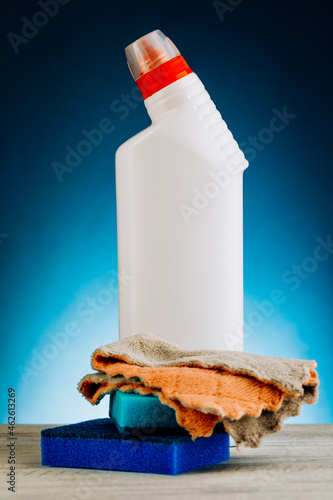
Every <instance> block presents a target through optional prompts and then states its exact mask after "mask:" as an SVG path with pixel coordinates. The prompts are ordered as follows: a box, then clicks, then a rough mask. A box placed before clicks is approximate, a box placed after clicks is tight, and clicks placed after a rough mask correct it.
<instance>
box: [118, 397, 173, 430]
mask: <svg viewBox="0 0 333 500" xmlns="http://www.w3.org/2000/svg"><path fill="white" fill-rule="evenodd" d="M109 415H110V418H111V419H112V421H113V423H114V424H115V425H116V426H117V428H118V430H119V431H120V432H125V431H127V430H130V429H144V430H147V431H155V430H156V429H180V428H181V427H180V426H179V425H178V424H177V420H176V412H175V410H174V409H173V408H170V407H169V406H166V405H164V404H162V403H161V401H160V400H159V397H158V396H155V394H147V395H145V396H143V395H142V394H138V393H135V392H130V391H128V392H123V391H120V390H118V391H114V392H113V393H112V394H111V397H110V412H109ZM149 433H150V432H149Z"/></svg>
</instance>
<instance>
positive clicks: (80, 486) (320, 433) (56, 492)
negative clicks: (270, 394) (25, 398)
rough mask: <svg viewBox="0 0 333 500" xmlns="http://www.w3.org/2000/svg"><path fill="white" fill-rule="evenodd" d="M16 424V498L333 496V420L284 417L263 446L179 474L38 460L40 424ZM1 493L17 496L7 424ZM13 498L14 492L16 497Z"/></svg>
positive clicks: (1, 431)
mask: <svg viewBox="0 0 333 500" xmlns="http://www.w3.org/2000/svg"><path fill="white" fill-rule="evenodd" d="M46 427H52V426H48V425H17V426H16V436H17V448H16V451H17V464H18V470H17V491H16V493H15V499H20V498H22V499H29V498H31V499H34V500H38V499H39V498H43V499H45V498H46V499H47V500H53V499H54V500H55V499H78V500H80V499H82V500H88V499H92V500H94V499H96V498H103V497H104V498H105V499H107V500H113V499H114V500H118V499H120V498H121V499H125V500H127V499H128V500H129V499H138V500H141V499H142V500H149V499H153V498H154V500H156V499H158V500H159V499H161V500H166V499H171V498H172V499H173V500H178V499H182V500H187V499H191V500H198V499H203V500H206V499H208V500H217V499H219V500H221V499H223V500H264V499H265V500H271V499H272V500H289V499H293V500H294V499H295V500H296V499H302V500H310V499H311V500H333V473H332V470H333V467H332V466H333V446H332V444H333V425H286V426H285V427H284V429H283V431H282V432H281V433H279V434H273V435H271V436H268V437H266V438H265V439H264V441H263V443H262V445H261V446H260V448H258V449H248V448H247V449H244V450H243V451H242V452H241V453H239V452H238V451H236V449H234V448H233V449H231V459H230V461H229V462H226V463H222V464H220V465H215V466H213V467H208V468H205V469H201V470H200V471H196V472H189V473H187V474H183V475H180V476H176V477H170V476H162V475H155V474H137V473H131V472H130V473H128V472H114V471H99V470H87V469H63V468H52V467H42V466H41V464H40V431H41V429H44V428H46ZM0 435H1V443H2V446H1V455H0V457H1V472H2V474H1V484H0V495H1V498H6V497H11V495H13V493H12V492H9V491H8V490H7V485H6V484H5V480H6V479H5V477H6V473H7V472H8V464H7V456H8V451H7V450H8V448H6V442H7V437H8V429H7V426H6V425H2V426H0ZM12 498H13V497H12Z"/></svg>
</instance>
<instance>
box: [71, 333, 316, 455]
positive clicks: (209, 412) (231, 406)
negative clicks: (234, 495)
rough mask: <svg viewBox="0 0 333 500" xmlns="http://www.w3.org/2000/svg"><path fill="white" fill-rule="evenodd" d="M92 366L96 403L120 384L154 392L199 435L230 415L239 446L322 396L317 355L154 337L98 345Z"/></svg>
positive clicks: (228, 424)
mask: <svg viewBox="0 0 333 500" xmlns="http://www.w3.org/2000/svg"><path fill="white" fill-rule="evenodd" d="M92 367H93V368H94V369H96V370H99V373H95V374H90V375H86V376H85V377H84V378H83V379H82V380H81V381H80V383H79V387H78V388H79V390H80V392H81V393H82V394H83V395H84V396H85V397H86V398H87V399H88V400H89V401H90V402H91V403H92V404H97V403H98V402H99V401H100V399H101V398H102V397H103V396H104V395H105V394H107V393H110V392H112V391H113V390H115V389H121V390H123V391H128V390H134V391H136V392H139V393H141V394H148V393H154V394H156V395H157V396H158V397H159V398H160V400H161V402H162V403H163V404H165V405H168V406H170V407H172V408H174V410H175V411H176V418H177V422H178V424H179V425H181V426H182V427H184V428H185V429H187V430H188V431H189V433H190V434H191V436H192V438H193V439H195V438H197V437H208V436H210V435H211V434H212V433H213V430H214V426H215V424H216V423H217V422H219V421H223V423H224V426H225V428H226V430H227V431H228V432H230V434H231V435H232V436H233V437H234V439H235V440H236V443H237V444H238V445H239V446H242V445H245V446H258V444H259V443H260V440H261V438H262V437H263V435H265V434H267V433H268V432H275V431H276V430H279V429H280V428H281V427H282V422H283V420H284V419H285V418H286V417H287V416H291V415H294V414H297V413H298V412H300V408H301V406H302V404H304V403H309V404H311V403H315V402H316V400H317V396H318V390H317V387H318V384H319V381H318V375H317V372H316V371H315V367H316V363H315V362H314V361H307V360H290V359H285V358H272V357H267V356H260V355H256V354H249V353H242V352H236V351H203V350H202V351H185V350H183V349H181V348H180V347H179V346H177V345H175V344H171V343H169V342H166V341H164V340H163V339H160V338H159V337H156V336H154V335H135V336H133V337H128V338H127V339H124V340H121V341H118V342H114V343H113V344H108V345H106V346H103V347H101V348H98V349H96V351H95V352H94V353H93V356H92ZM269 416H271V417H272V418H269ZM277 417H278V418H277ZM272 421H274V425H272ZM244 422H247V424H246V426H247V428H246V429H245V430H244V428H243V427H244ZM263 424H265V425H264V426H263ZM265 426H266V429H265ZM251 429H252V435H251ZM266 431H267V432H266Z"/></svg>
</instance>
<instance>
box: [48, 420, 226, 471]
mask: <svg viewBox="0 0 333 500" xmlns="http://www.w3.org/2000/svg"><path fill="white" fill-rule="evenodd" d="M41 449H42V465H47V466H53V467H77V468H88V469H111V470H121V471H133V472H150V473H156V474H170V475H177V474H181V473H182V472H188V471H191V470H196V469H199V468H201V467H205V466H207V465H214V464H217V463H220V462H223V461H224V460H228V459H229V434H227V433H226V432H225V431H224V429H223V428H222V427H219V428H218V429H216V431H215V432H214V434H213V435H212V436H210V437H209V438H197V439H196V440H195V441H192V440H191V438H190V437H189V435H188V433H187V432H186V433H185V431H182V430H176V431H175V432H173V433H172V435H171V434H165V433H164V434H163V433H160V434H157V433H156V432H155V433H154V434H153V435H149V436H147V435H143V434H141V435H139V436H134V435H132V434H130V433H125V434H121V433H120V432H119V431H118V429H117V428H116V426H115V425H114V424H113V423H112V421H111V420H110V419H109V418H101V419H97V420H88V421H87V422H81V423H78V424H72V425H65V426H62V427H53V428H50V429H44V430H43V431H42V433H41Z"/></svg>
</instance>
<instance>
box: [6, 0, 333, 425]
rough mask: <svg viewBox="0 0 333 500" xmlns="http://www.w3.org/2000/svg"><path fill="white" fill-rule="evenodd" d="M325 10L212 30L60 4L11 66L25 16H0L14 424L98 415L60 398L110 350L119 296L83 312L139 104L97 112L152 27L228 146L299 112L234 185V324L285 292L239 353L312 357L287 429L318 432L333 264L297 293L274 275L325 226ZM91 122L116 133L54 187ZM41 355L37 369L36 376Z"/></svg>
mask: <svg viewBox="0 0 333 500" xmlns="http://www.w3.org/2000/svg"><path fill="white" fill-rule="evenodd" d="M323 5H325V4H321V7H320V8H319V7H315V6H314V4H313V2H307V1H302V2H287V1H284V2H276V1H270V2H267V1H263V0H262V1H257V2H248V1H244V2H241V3H240V4H239V6H237V7H236V8H234V9H233V10H232V11H229V12H226V14H225V19H224V20H223V21H221V20H220V19H219V16H218V14H217V12H216V10H215V9H214V6H213V4H212V3H211V2H207V1H204V0H202V1H196V2H194V1H188V0H185V1H183V2H179V1H177V2H176V1H168V2H165V3H164V4H163V6H162V5H161V4H160V3H159V2H148V1H141V2H124V3H123V4H119V3H118V2H110V1H107V0H97V1H95V2H92V1H90V2H88V1H78V0H71V1H69V3H68V4H66V5H62V6H60V8H59V13H58V14H57V15H56V16H55V17H54V18H53V19H50V20H49V22H48V24H47V25H46V26H45V27H43V28H40V29H39V32H38V33H37V34H36V35H35V36H34V37H33V38H31V39H30V40H29V42H28V43H27V44H26V45H23V44H22V45H20V47H19V53H18V54H15V53H14V51H13V49H12V47H11V45H10V43H9V41H8V39H7V33H8V32H10V31H12V32H14V33H17V34H19V33H20V31H21V27H22V24H23V23H22V21H21V20H20V19H21V17H22V16H26V17H27V18H28V19H31V18H32V16H33V15H34V13H35V12H36V11H38V10H40V7H39V6H38V4H37V2H35V1H30V0H29V1H27V0H26V1H22V0H20V1H18V0H16V1H14V2H13V1H4V2H2V5H1V33H2V43H1V50H2V61H3V62H2V68H3V70H2V77H1V86H2V92H1V101H2V102H1V109H2V123H1V141H2V146H1V159H2V161H1V195H0V204H1V224H0V234H2V237H1V238H0V265H1V317H0V321H1V342H2V347H1V365H0V366H1V385H2V388H3V389H2V391H1V398H2V401H4V402H6V395H7V387H9V386H14V387H15V388H16V391H17V395H18V398H17V399H18V422H19V423H61V422H75V421H78V420H83V419H85V418H87V419H88V418H94V417H100V416H105V415H106V414H107V400H106V398H105V401H102V403H101V404H100V405H99V406H98V407H92V406H91V405H90V404H89V403H87V402H86V401H85V400H84V399H83V398H82V397H81V395H80V394H79V393H78V392H77V390H76V384H77V382H78V380H79V379H80V378H81V376H83V375H84V374H85V373H87V372H89V371H90V354H91V352H92V351H93V350H94V348H96V347H97V346H99V345H102V344H104V343H107V342H112V341H114V340H116V339H117V328H118V324H117V295H116V294H113V296H112V300H111V302H110V303H109V304H108V305H102V304H101V303H100V302H99V304H98V310H95V311H93V309H91V307H90V306H88V305H87V300H89V297H90V298H91V299H96V298H98V297H99V296H98V293H99V291H100V290H101V289H102V288H106V287H107V286H108V283H109V282H110V280H112V279H114V273H115V272H116V270H117V247H116V205H115V179H114V177H115V173H114V155H115V151H116V149H117V148H118V146H119V145H120V144H121V143H123V142H124V141H125V140H126V139H128V138H129V137H131V136H132V135H134V134H135V133H137V132H139V131H140V130H142V129H143V128H144V127H146V126H148V125H149V118H148V116H147V113H146V111H145V108H144V105H143V103H142V102H140V103H137V102H135V101H133V100H132V101H131V103H134V104H132V108H130V107H128V106H127V111H124V112H123V113H120V112H115V110H113V111H112V110H111V108H110V106H111V104H112V103H114V105H115V100H116V99H120V98H121V95H122V94H130V93H131V91H132V90H133V89H134V82H133V80H132V78H131V75H130V73H129V71H128V69H127V65H126V61H125V57H124V48H125V46H126V45H128V44H129V43H131V42H132V41H134V40H135V39H137V38H139V37H140V36H142V35H144V34H145V33H147V32H149V31H152V30H154V29H157V28H160V29H161V30H162V31H164V32H165V33H166V34H167V35H168V36H170V38H171V39H172V40H173V41H174V42H175V43H176V45H177V46H178V47H179V49H180V51H181V52H182V54H183V55H184V56H185V58H186V60H187V62H188V63H189V65H190V66H191V68H192V69H193V70H194V71H195V72H196V73H198V75H199V77H200V78H201V79H202V81H203V82H204V84H205V86H206V88H207V90H208V92H209V93H210V94H211V96H212V98H213V100H214V101H215V103H216V105H217V107H218V109H219V110H220V111H221V112H222V115H223V117H224V119H225V120H226V122H227V123H228V125H229V127H230V129H231V130H232V132H233V134H234V136H235V138H236V139H237V140H238V142H239V143H242V142H243V141H246V142H248V137H249V136H257V135H258V132H259V131H260V130H261V129H262V128H263V127H267V126H268V124H269V121H270V119H271V118H272V116H273V113H272V109H273V108H277V109H279V110H282V108H283V106H287V110H288V112H290V113H292V114H296V115H297V117H296V118H295V119H294V120H292V121H291V123H290V124H289V125H288V126H287V127H285V129H284V130H283V131H281V132H279V133H276V134H275V136H274V139H273V140H272V141H271V142H270V143H269V144H267V145H266V146H265V148H264V149H263V150H262V151H258V152H257V154H256V157H255V158H254V160H253V161H252V162H251V165H250V167H249V169H248V170H247V171H246V172H245V175H244V281H245V283H244V285H245V320H246V321H250V319H251V318H252V324H253V318H254V316H253V315H252V316H251V313H252V312H253V311H257V312H258V309H257V307H256V305H255V301H259V302H262V301H265V300H267V299H269V297H270V293H271V291H272V290H273V289H276V288H278V289H280V290H282V292H283V294H284V296H285V301H284V302H283V304H281V305H279V306H278V307H277V306H275V307H274V311H270V314H269V317H267V318H265V319H264V320H262V318H263V317H262V316H261V318H260V316H259V320H258V321H257V323H258V326H256V327H251V328H248V329H247V333H246V340H245V350H246V351H250V352H257V353H262V354H266V355H271V356H285V357H297V358H298V357H299V358H308V359H316V360H317V362H318V365H319V366H318V370H319V374H320V378H321V386H320V399H319V402H318V404H317V405H315V406H307V407H305V408H304V409H303V413H302V415H301V416H299V417H296V418H293V419H290V420H289V422H293V423H325V422H332V390H331V385H332V380H331V373H332V369H331V360H332V355H331V353H332V267H333V257H332V256H330V258H328V259H327V260H326V261H324V262H320V263H319V265H318V269H317V270H316V271H315V272H313V273H311V274H310V275H309V276H308V278H307V279H303V280H300V286H299V287H298V289H297V290H295V291H293V290H291V285H290V284H287V283H284V282H283V279H282V275H283V273H285V272H286V271H287V270H290V269H291V267H292V266H293V265H295V264H296V265H297V264H301V263H302V261H303V259H304V258H307V257H309V256H311V255H312V254H313V251H314V249H315V247H316V245H317V243H316V238H317V237H322V238H323V239H326V237H327V236H328V235H329V234H331V230H332V207H331V196H332V194H331V193H332V187H331V181H332V169H331V161H332V160H331V158H332V148H331V131H332V130H331V122H332V119H331V116H332V115H331V110H330V109H329V107H328V102H329V101H330V97H331V83H330V82H329V79H328V76H327V73H326V71H327V70H326V68H327V66H328V47H329V33H330V32H331V26H330V24H329V16H328V15H327V13H325V9H324V7H323ZM116 104H117V103H116ZM125 114H127V115H128V116H127V117H126V118H124V115H125ZM103 118H109V119H111V120H112V122H113V124H114V126H115V129H114V131H113V132H112V133H110V134H108V135H105V136H104V139H103V142H102V143H101V144H100V145H99V146H96V147H94V148H93V151H92V152H91V154H90V155H89V156H87V157H86V158H83V160H82V162H81V164H80V165H79V166H77V167H76V168H75V169H74V170H73V172H71V173H67V174H64V177H63V182H62V183H60V182H59V181H58V180H57V177H56V175H55V173H54V171H53V169H52V167H51V163H52V162H53V161H59V162H62V163H63V162H64V159H65V154H66V150H65V147H66V146H67V145H70V146H71V147H73V148H75V147H76V145H77V143H78V142H79V141H80V140H82V139H84V137H83V136H82V133H81V131H82V129H85V128H86V129H87V130H91V129H93V128H96V126H97V125H98V123H99V122H100V120H102V119H103ZM122 118H123V119H122ZM245 149H247V148H245ZM5 235H7V236H5ZM88 308H89V309H90V313H89V312H87V310H88ZM80 311H81V313H80ZM92 311H93V312H92ZM84 312H85V315H83V313H84ZM257 318H258V316H257ZM69 322H75V323H76V324H77V325H78V328H79V331H78V332H76V333H78V334H77V335H76V336H72V337H69V336H68V335H67V337H66V338H67V342H68V344H67V346H65V347H63V348H60V347H59V348H57V349H55V348H54V343H52V341H51V337H50V335H52V334H53V335H57V336H58V338H62V336H61V335H60V333H61V332H64V330H65V329H66V328H69V326H68V324H69ZM203 334H204V332H203ZM52 345H53V350H52ZM50 346H51V347H50ZM45 349H46V351H45ZM43 352H47V353H48V356H49V358H50V359H48V361H47V362H44V364H45V366H44V365H43V363H42V362H41V361H40V360H39V365H38V366H37V365H36V363H37V364H38V361H36V360H37V359H38V355H43ZM37 354H38V355H37ZM43 356H44V355H43ZM51 358H52V359H51ZM44 360H45V358H44ZM33 366H34V367H35V370H34V371H31V370H32V367H33ZM36 366H37V369H36ZM24 373H25V376H22V374H24ZM4 406H5V404H4ZM2 416H3V419H4V420H3V421H5V414H3V415H2Z"/></svg>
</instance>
